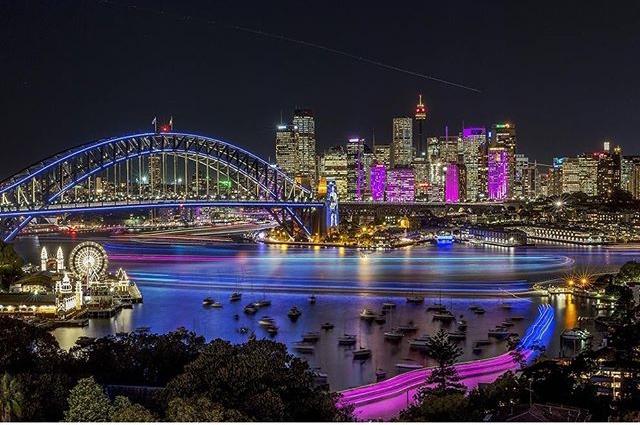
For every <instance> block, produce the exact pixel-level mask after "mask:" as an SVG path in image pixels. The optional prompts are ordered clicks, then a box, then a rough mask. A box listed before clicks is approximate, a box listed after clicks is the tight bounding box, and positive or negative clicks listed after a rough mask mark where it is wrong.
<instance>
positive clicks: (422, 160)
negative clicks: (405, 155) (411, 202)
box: [413, 152, 430, 201]
mask: <svg viewBox="0 0 640 425" xmlns="http://www.w3.org/2000/svg"><path fill="white" fill-rule="evenodd" d="M413 170H414V173H415V178H416V200H420V201H426V200H428V199H429V187H430V185H429V160H428V159H427V156H426V153H424V152H423V155H420V156H416V157H414V158H413Z"/></svg>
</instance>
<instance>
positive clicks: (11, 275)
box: [0, 241, 24, 289]
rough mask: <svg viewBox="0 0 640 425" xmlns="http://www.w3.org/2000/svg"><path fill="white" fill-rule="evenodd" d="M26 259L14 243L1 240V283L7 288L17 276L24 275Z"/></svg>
mask: <svg viewBox="0 0 640 425" xmlns="http://www.w3.org/2000/svg"><path fill="white" fill-rule="evenodd" d="M23 265H24V261H23V260H22V257H20V256H19V255H18V254H17V253H16V251H15V250H14V249H13V245H10V244H7V243H4V242H1V241H0V284H1V286H2V287H4V288H5V289H6V288H8V287H9V285H10V284H12V283H13V282H14V281H15V280H16V279H17V278H19V277H20V276H22V274H23V272H22V266H23Z"/></svg>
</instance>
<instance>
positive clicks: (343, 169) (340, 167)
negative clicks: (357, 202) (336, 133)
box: [319, 146, 347, 199]
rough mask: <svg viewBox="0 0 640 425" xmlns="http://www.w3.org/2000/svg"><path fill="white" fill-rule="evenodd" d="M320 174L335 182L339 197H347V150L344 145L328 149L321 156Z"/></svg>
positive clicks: (328, 180)
mask: <svg viewBox="0 0 640 425" xmlns="http://www.w3.org/2000/svg"><path fill="white" fill-rule="evenodd" d="M319 162H320V164H319V168H320V175H321V176H323V177H324V178H326V180H327V184H328V183H329V182H334V183H335V186H336V192H337V193H338V197H340V198H342V199H347V152H346V149H345V148H344V147H343V146H334V147H331V148H329V149H327V150H326V151H325V152H324V154H323V155H322V156H321V157H320V161H319Z"/></svg>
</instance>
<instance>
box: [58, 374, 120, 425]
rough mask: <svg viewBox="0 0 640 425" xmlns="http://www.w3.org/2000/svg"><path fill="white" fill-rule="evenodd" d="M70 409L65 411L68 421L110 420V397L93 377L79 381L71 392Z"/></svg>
mask: <svg viewBox="0 0 640 425" xmlns="http://www.w3.org/2000/svg"><path fill="white" fill-rule="evenodd" d="M68 402H69V410H67V411H66V412H64V419H65V421H67V422H109V420H110V418H111V404H110V403H109V397H107V395H106V394H105V393H104V391H103V389H102V387H101V386H100V385H98V384H97V383H96V381H95V380H94V379H93V377H90V378H84V379H81V380H79V381H78V383H77V384H76V386H75V387H73V389H72V390H71V392H70V393H69V398H68Z"/></svg>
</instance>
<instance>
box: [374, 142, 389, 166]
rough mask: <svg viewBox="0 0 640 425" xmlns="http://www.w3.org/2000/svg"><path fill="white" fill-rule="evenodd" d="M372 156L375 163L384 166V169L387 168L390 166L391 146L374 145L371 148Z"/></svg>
mask: <svg viewBox="0 0 640 425" xmlns="http://www.w3.org/2000/svg"><path fill="white" fill-rule="evenodd" d="M373 156H374V157H375V159H376V161H378V162H379V163H382V164H384V165H385V167H387V168H389V167H390V166H391V145H388V144H387V145H385V144H382V145H379V144H375V145H374V147H373Z"/></svg>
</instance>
